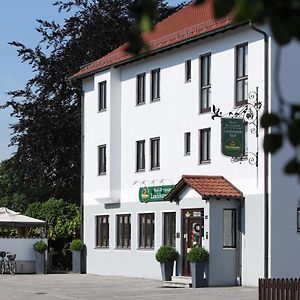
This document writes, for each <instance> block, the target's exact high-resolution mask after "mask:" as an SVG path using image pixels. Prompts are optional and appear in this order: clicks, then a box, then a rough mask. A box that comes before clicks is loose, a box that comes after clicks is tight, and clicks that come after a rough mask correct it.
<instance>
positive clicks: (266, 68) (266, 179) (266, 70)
mask: <svg viewBox="0 0 300 300" xmlns="http://www.w3.org/2000/svg"><path fill="white" fill-rule="evenodd" d="M250 27H251V28H252V29H253V30H254V31H256V32H258V33H260V34H262V35H263V37H264V41H265V57H264V98H265V99H264V103H265V106H264V113H266V112H268V111H269V36H268V34H267V33H266V32H265V31H263V30H261V29H259V28H257V27H255V26H254V25H253V23H252V21H250ZM267 134H268V129H267V128H265V129H264V136H266V135H267ZM268 277H269V154H268V153H267V152H266V151H264V278H268Z"/></svg>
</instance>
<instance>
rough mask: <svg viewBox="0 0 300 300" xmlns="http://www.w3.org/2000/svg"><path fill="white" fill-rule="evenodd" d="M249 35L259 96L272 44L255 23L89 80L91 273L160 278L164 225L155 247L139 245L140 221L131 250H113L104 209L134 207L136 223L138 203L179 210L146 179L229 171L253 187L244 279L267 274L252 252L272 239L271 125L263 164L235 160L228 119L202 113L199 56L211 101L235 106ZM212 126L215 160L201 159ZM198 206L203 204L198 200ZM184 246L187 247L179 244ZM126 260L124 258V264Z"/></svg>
mask: <svg viewBox="0 0 300 300" xmlns="http://www.w3.org/2000/svg"><path fill="white" fill-rule="evenodd" d="M244 42H248V43H249V63H248V66H249V72H248V74H249V76H248V78H249V91H251V90H255V88H256V87H259V99H260V100H263V59H264V55H263V47H264V43H263V39H262V37H261V35H259V34H258V33H256V32H254V31H252V30H250V29H249V27H247V28H242V29H239V30H235V31H230V32H228V33H224V34H219V35H216V36H214V37H212V38H208V39H205V40H201V41H198V42H196V43H193V44H190V45H187V46H184V47H181V48H178V49H175V50H172V51H168V52H165V53H163V54H159V55H156V56H153V57H151V58H148V59H145V60H141V61H138V62H135V63H133V64H128V65H125V66H123V67H121V68H118V69H111V70H107V71H103V72H101V73H98V74H96V75H95V76H94V78H89V79H86V80H85V81H84V82H83V86H84V91H85V100H84V102H85V154H84V159H85V169H84V174H85V177H84V178H85V179H84V206H85V242H86V244H87V246H88V272H89V273H95V274H112V275H128V276H140V277H149V278H159V277H160V275H159V274H160V273H159V265H158V264H157V263H156V262H155V260H154V253H155V251H156V250H157V249H158V247H159V246H160V245H161V238H160V236H161V234H160V233H159V232H156V240H155V249H154V250H152V251H144V250H137V249H136V248H134V247H136V246H135V245H136V243H135V242H136V240H134V231H135V230H137V229H136V228H132V238H133V239H132V245H133V246H132V249H131V252H130V253H132V255H128V254H127V252H126V251H123V250H118V251H116V250H114V239H113V238H111V240H110V243H111V245H110V249H109V250H98V249H97V250H96V249H94V244H93V243H94V241H95V235H94V234H95V232H94V230H95V215H97V214H107V213H109V214H110V215H111V216H112V218H114V217H113V216H114V215H115V214H116V213H117V212H132V223H134V220H135V218H136V213H137V212H139V211H144V210H146V211H147V210H150V211H155V212H156V213H157V214H159V212H161V211H162V210H164V209H171V210H172V209H178V208H174V204H168V203H163V204H162V203H153V204H150V203H148V204H147V205H145V204H140V203H138V189H139V188H140V187H141V186H143V183H142V182H145V183H146V185H148V186H153V185H166V184H175V183H176V182H177V181H178V180H179V179H180V178H181V176H182V174H191V175H222V176H224V177H225V178H226V179H228V180H229V181H230V182H231V183H233V184H234V185H235V186H236V187H237V188H238V189H240V190H241V191H242V192H243V193H244V196H245V204H244V207H245V212H244V214H243V216H244V221H243V222H244V223H243V224H244V227H243V235H242V245H243V251H242V253H243V254H242V255H243V258H242V259H243V268H242V274H243V283H244V284H246V285H256V284H257V277H258V276H262V275H263V273H262V272H263V267H262V266H261V264H260V263H257V264H253V263H252V262H251V259H255V261H257V262H262V261H263V248H262V247H261V246H260V245H262V241H263V230H262V228H263V219H262V218H261V217H262V211H263V201H262V199H263V196H262V195H263V174H264V173H263V152H262V149H261V138H262V131H260V132H259V134H260V140H259V141H258V147H259V166H258V168H256V167H255V166H253V165H251V164H249V163H248V162H247V161H243V162H242V163H231V161H230V158H228V157H224V156H222V155H221V144H220V141H221V128H220V124H221V122H220V120H219V119H216V120H214V121H213V120H212V119H211V113H204V114H199V56H200V55H202V54H206V53H207V52H211V53H212V57H211V64H212V69H211V70H212V72H211V84H212V88H211V95H212V103H213V104H214V105H216V107H217V108H220V109H221V110H222V111H223V113H224V115H225V114H226V113H229V112H230V111H232V109H233V108H234V53H235V46H236V45H238V44H241V43H244ZM187 59H191V60H192V79H191V82H190V83H185V82H184V68H185V65H184V63H185V61H186V60H187ZM158 67H159V68H160V69H161V99H160V101H157V102H153V103H150V71H151V70H152V69H155V68H158ZM143 72H146V104H145V105H141V106H136V75H137V74H139V73H143ZM119 79H120V80H119ZM102 80H107V82H108V87H110V89H111V90H109V89H108V97H107V100H108V101H107V111H106V112H102V113H98V112H97V102H98V96H97V84H98V82H99V81H102ZM119 95H121V97H120V98H118V97H119ZM118 107H119V109H118ZM207 127H210V128H211V136H212V142H211V158H212V160H211V163H210V164H202V165H199V150H198V148H199V141H198V138H199V136H198V135H199V129H202V128H207ZM119 129H120V131H118V130H119ZM250 130H251V126H250V125H249V128H248V134H247V136H248V149H249V151H250V152H256V150H257V148H256V147H257V146H256V145H257V139H256V137H255V134H251V133H250ZM185 132H191V155H190V156H184V153H183V151H184V149H183V147H184V146H183V145H184V143H183V137H184V133H185ZM153 137H160V149H161V152H160V156H161V159H160V170H155V171H150V170H149V169H150V158H149V151H150V149H149V148H150V144H149V143H150V142H149V140H150V138H153ZM143 139H145V141H146V145H145V146H146V148H145V149H146V170H145V172H138V173H137V172H135V166H136V149H135V143H136V141H138V140H143ZM105 143H107V144H108V147H107V162H108V164H107V175H105V176H97V164H98V158H97V147H98V145H101V144H105ZM249 158H250V156H249ZM119 188H120V192H119V191H118V190H119ZM118 195H120V199H121V203H120V204H115V205H106V206H105V205H104V204H102V203H103V199H106V198H118ZM101 199H102V200H101ZM104 202H105V200H104ZM116 202H117V201H116ZM191 205H193V206H194V207H199V206H198V205H197V204H196V205H195V204H194V203H191ZM109 207H112V208H109ZM159 219H160V217H159V216H157V217H156V222H157V223H156V228H159V226H160V225H161V223H160V221H159ZM114 232H115V230H114V222H112V223H111V226H110V233H111V235H110V236H111V237H113V236H114ZM253 245H256V246H255V247H253ZM178 247H179V248H180V244H178ZM178 247H177V248H178ZM179 248H178V250H179ZM100 253H101V254H100ZM125 256H126V262H125V261H124V260H125ZM120 264H121V265H122V266H124V267H122V268H120V267H119V265H120ZM108 265H109V266H110V267H109V266H108ZM129 266H134V268H133V269H132V268H129ZM127 267H128V268H127ZM145 269H146V270H147V273H146V274H145Z"/></svg>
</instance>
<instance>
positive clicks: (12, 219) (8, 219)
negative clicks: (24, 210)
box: [0, 207, 46, 227]
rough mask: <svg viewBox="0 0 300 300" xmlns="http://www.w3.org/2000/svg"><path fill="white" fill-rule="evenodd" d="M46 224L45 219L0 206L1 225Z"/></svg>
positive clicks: (30, 225) (29, 225) (35, 225)
mask: <svg viewBox="0 0 300 300" xmlns="http://www.w3.org/2000/svg"><path fill="white" fill-rule="evenodd" d="M45 225H46V222H45V221H42V220H39V219H34V218H31V217H27V216H24V215H21V214H20V213H18V212H15V211H13V210H10V209H8V208H6V207H0V226H16V227H18V226H23V227H25V226H28V227H39V226H41V227H42V226H45Z"/></svg>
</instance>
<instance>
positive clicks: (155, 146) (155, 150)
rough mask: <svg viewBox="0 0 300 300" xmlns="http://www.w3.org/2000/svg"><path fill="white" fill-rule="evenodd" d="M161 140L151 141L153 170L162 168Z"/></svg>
mask: <svg viewBox="0 0 300 300" xmlns="http://www.w3.org/2000/svg"><path fill="white" fill-rule="evenodd" d="M159 144H160V139H159V138H153V139H150V156H151V170H155V169H159V167H160V157H159V156H160V154H159V152H160V149H159V148H160V145H159Z"/></svg>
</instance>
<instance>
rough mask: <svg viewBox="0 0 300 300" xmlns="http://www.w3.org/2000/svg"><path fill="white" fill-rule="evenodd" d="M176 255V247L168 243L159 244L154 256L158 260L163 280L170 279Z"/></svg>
mask: <svg viewBox="0 0 300 300" xmlns="http://www.w3.org/2000/svg"><path fill="white" fill-rule="evenodd" d="M177 257H178V252H177V251H176V249H175V248H174V247H172V246H170V245H165V246H161V247H160V248H159V249H158V250H157V252H156V254H155V258H156V260H157V261H158V262H160V267H161V275H162V280H163V281H171V279H172V275H173V267H174V261H175V260H176V259H177Z"/></svg>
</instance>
